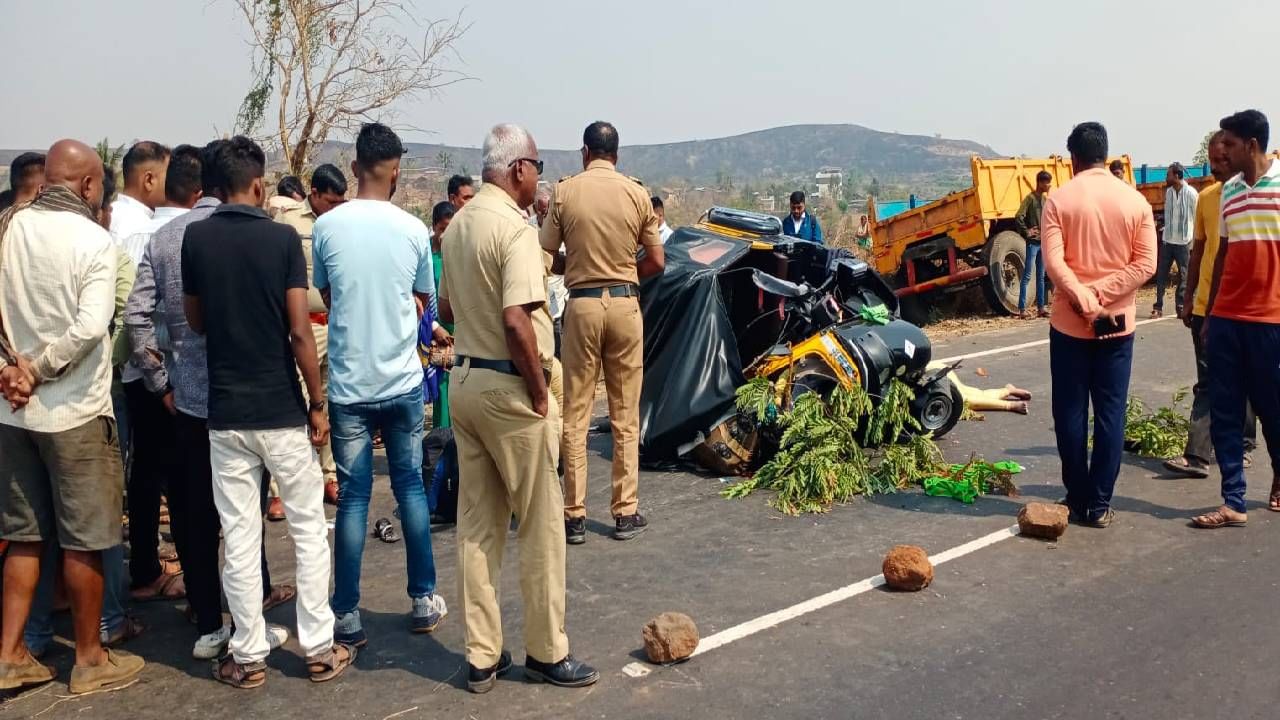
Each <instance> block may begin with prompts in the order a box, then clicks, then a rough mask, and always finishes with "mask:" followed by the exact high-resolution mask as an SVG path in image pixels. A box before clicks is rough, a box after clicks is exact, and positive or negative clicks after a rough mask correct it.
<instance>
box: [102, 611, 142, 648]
mask: <svg viewBox="0 0 1280 720" xmlns="http://www.w3.org/2000/svg"><path fill="white" fill-rule="evenodd" d="M146 630H147V626H146V625H143V624H142V621H141V620H139V619H138V618H136V617H134V616H132V615H125V616H124V625H122V626H121V627H120V629H119V630H117V631H116V632H113V633H111V634H110V635H108V636H107V637H106V638H105V639H104V640H103V641H102V644H103V645H106V646H107V647H118V646H120V645H123V644H124V643H127V642H129V641H130V640H133V639H135V638H138V637H141V636H142V633H144V632H146Z"/></svg>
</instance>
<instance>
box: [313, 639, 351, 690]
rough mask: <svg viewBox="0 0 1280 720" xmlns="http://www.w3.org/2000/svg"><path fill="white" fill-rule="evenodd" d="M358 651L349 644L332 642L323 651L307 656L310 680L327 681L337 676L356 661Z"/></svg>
mask: <svg viewBox="0 0 1280 720" xmlns="http://www.w3.org/2000/svg"><path fill="white" fill-rule="evenodd" d="M358 652H359V651H357V650H356V649H355V648H354V647H352V646H350V645H343V644H342V643H334V644H333V646H332V647H330V648H329V649H328V650H326V651H324V652H323V653H321V654H319V655H312V656H311V657H308V658H307V671H308V672H310V673H311V682H316V683H322V682H328V681H330V680H332V679H334V678H336V677H338V676H339V675H341V674H342V672H343V671H344V670H346V669H347V668H349V667H351V664H352V663H354V662H355V661H356V655H357V654H358Z"/></svg>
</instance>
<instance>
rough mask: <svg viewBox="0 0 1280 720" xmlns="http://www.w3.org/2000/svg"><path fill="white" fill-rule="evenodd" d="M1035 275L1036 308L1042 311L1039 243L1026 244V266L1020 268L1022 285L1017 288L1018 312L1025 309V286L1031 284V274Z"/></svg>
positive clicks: (1042, 270) (1042, 272) (1042, 265)
mask: <svg viewBox="0 0 1280 720" xmlns="http://www.w3.org/2000/svg"><path fill="white" fill-rule="evenodd" d="M1033 271H1034V272H1035V274H1036V307H1037V308H1039V309H1041V310H1043V309H1044V255H1042V254H1040V243H1038V242H1027V264H1026V265H1025V266H1024V267H1023V268H1022V284H1021V285H1020V286H1019V287H1018V310H1019V311H1022V310H1026V309H1027V285H1029V284H1030V283H1031V273H1032V272H1033Z"/></svg>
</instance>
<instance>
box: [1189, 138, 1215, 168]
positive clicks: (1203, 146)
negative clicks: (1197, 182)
mask: <svg viewBox="0 0 1280 720" xmlns="http://www.w3.org/2000/svg"><path fill="white" fill-rule="evenodd" d="M1214 132H1216V131H1214V130H1210V131H1209V132H1207V133H1205V136H1204V139H1202V140H1201V141H1200V149H1199V150H1197V151H1196V154H1195V157H1193V158H1191V162H1193V163H1195V164H1196V165H1203V164H1205V163H1207V162H1209V141H1210V140H1211V139H1213V133H1214Z"/></svg>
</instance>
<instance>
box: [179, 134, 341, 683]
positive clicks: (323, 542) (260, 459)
mask: <svg viewBox="0 0 1280 720" xmlns="http://www.w3.org/2000/svg"><path fill="white" fill-rule="evenodd" d="M211 160H212V162H213V163H214V164H215V165H216V168H217V172H218V174H219V176H220V177H221V178H222V180H223V182H225V184H226V186H227V188H226V190H227V202H226V203H224V204H223V205H220V206H219V207H218V209H217V210H215V211H214V213H213V214H212V215H211V216H209V218H208V219H206V220H201V221H199V222H195V223H192V224H191V225H190V226H188V227H187V231H186V234H185V236H184V239H183V244H182V286H183V294H184V298H183V302H184V305H185V311H186V316H187V322H188V323H189V324H190V326H191V329H192V330H194V331H195V332H197V333H201V334H203V335H205V336H206V337H207V342H208V365H209V445H210V461H211V464H212V466H213V494H214V501H215V503H216V504H217V506H218V516H219V518H220V519H221V522H222V536H223V542H224V543H225V549H224V555H225V564H224V567H223V571H222V587H223V590H224V591H225V592H226V595H227V605H228V606H229V607H230V609H231V615H232V617H233V619H234V620H235V626H236V630H235V635H234V636H233V637H232V639H231V644H230V649H231V653H230V655H228V656H227V657H226V658H224V659H223V660H222V661H221V662H220V663H218V665H217V666H216V667H215V669H214V677H215V678H217V679H218V680H219V681H220V682H224V683H227V684H229V685H234V686H236V687H242V688H249V687H257V686H259V685H261V684H263V683H264V682H265V681H266V664H265V660H266V657H267V654H268V653H269V652H270V644H269V642H268V639H267V632H266V624H265V622H264V621H263V618H262V573H261V564H260V563H261V543H260V541H261V536H262V513H261V507H260V505H259V493H260V483H261V480H262V471H263V470H264V469H266V470H267V471H269V472H270V473H271V475H272V476H273V477H275V478H276V481H277V482H278V484H279V486H280V497H281V499H283V500H284V504H285V508H286V515H287V518H288V521H289V535H290V536H291V537H292V538H293V543H294V549H295V552H296V556H297V581H298V603H297V609H298V640H299V642H300V644H301V645H302V648H303V650H304V651H306V654H307V663H308V666H309V670H310V671H311V678H312V680H316V681H323V680H329V679H332V678H334V677H337V676H338V675H339V674H340V673H341V672H342V671H343V670H345V669H346V668H347V667H348V666H349V665H350V664H351V662H352V661H353V660H354V659H355V649H354V648H350V647H347V646H345V645H337V644H335V643H334V641H333V622H334V619H333V612H332V611H331V610H330V609H329V603H328V591H329V562H330V552H329V543H328V529H327V528H326V525H325V517H324V504H323V494H324V481H323V479H322V476H321V473H320V465H319V463H318V462H317V460H316V455H315V451H314V450H313V449H312V447H311V445H322V444H323V443H324V442H325V441H326V440H327V438H328V435H329V422H328V420H327V416H326V414H325V403H324V401H323V399H321V398H323V397H324V396H323V394H322V393H321V392H320V370H319V364H318V362H317V360H316V345H315V337H314V336H313V335H312V334H311V319H310V316H309V315H308V312H307V273H306V262H305V261H304V259H303V257H302V243H301V240H300V239H299V237H298V233H297V231H295V230H294V229H293V228H292V227H289V226H288V225H284V224H281V223H275V222H272V221H271V218H270V217H269V216H268V215H267V213H266V212H265V211H264V210H262V201H263V198H264V196H265V190H264V187H263V181H262V175H263V169H264V167H265V165H266V156H265V155H264V153H263V152H262V149H261V148H260V147H258V146H257V144H255V143H254V142H253V141H252V140H249V139H248V138H245V137H236V138H233V139H232V140H230V141H228V142H226V143H224V144H222V145H221V146H220V147H219V148H218V149H217V150H216V151H215V152H214V154H213V157H212V158H211ZM295 366H296V367H297V368H300V369H301V370H302V376H303V380H304V381H305V382H306V384H307V391H308V396H309V397H311V398H315V399H316V400H315V401H314V402H312V403H311V404H310V407H308V406H307V405H306V403H304V401H303V399H302V392H301V388H300V387H299V384H298V376H297V371H296V370H295ZM307 425H310V443H308V433H307V429H306V428H307Z"/></svg>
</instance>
